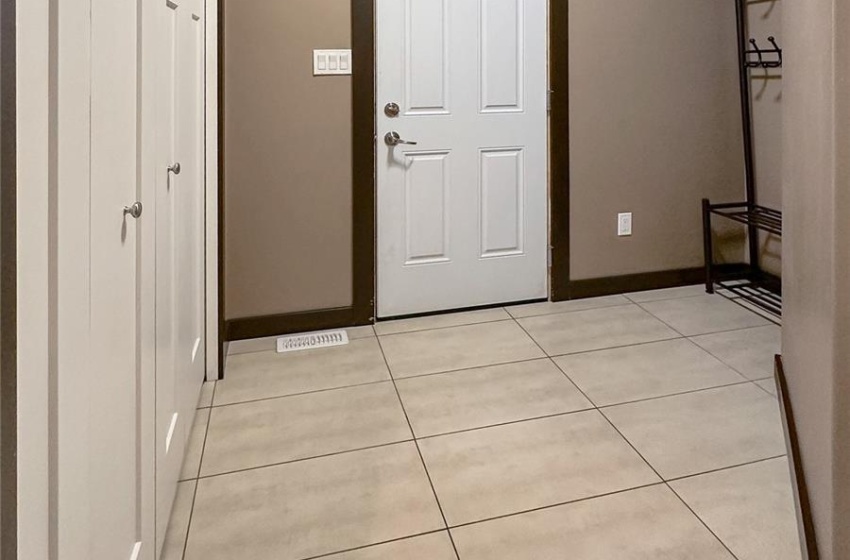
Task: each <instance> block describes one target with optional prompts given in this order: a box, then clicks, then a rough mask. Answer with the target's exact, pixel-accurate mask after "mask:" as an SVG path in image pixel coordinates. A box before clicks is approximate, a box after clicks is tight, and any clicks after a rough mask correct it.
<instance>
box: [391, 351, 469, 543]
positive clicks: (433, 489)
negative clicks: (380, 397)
mask: <svg viewBox="0 0 850 560" xmlns="http://www.w3.org/2000/svg"><path fill="white" fill-rule="evenodd" d="M378 348H379V349H380V351H381V356H382V357H383V358H384V364H386V366H387V370H388V371H389V372H390V378H391V379H392V383H393V388H394V389H395V394H396V397H397V398H398V404H399V406H400V407H401V411H402V413H403V414H404V418H405V420H407V427H408V429H409V430H410V435H411V436H412V437H413V445H415V446H416V453H417V454H418V455H419V461H420V462H421V463H422V469H423V470H424V471H425V476H426V477H427V479H428V484H429V485H430V486H431V493H432V494H433V496H434V501H435V502H437V509H438V510H440V516H441V517H442V518H443V526H444V527H445V528H446V532H447V533H448V535H449V541H450V542H451V543H452V549H453V550H454V553H455V558H456V559H457V560H460V553H459V552H458V551H457V545H455V540H454V537H453V536H452V533H451V531H449V522H448V520H447V519H446V513H445V512H444V511H443V504H441V503H440V497H439V496H438V495H437V489H436V487H434V481H433V480H432V479H431V473H430V472H429V471H428V464H427V463H426V462H425V457H424V456H423V455H422V449H421V448H420V447H419V441H418V440H417V439H416V432H415V431H414V430H413V424H412V423H411V422H410V416H408V414H407V409H406V408H405V407H404V400H403V399H402V398H401V392H400V391H399V390H398V385H397V384H396V380H395V376H394V375H393V372H392V369H391V368H390V363H389V361H388V360H387V355H386V353H385V352H384V346H383V344H381V338H380V337H378Z"/></svg>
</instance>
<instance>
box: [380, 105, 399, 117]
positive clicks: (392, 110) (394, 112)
mask: <svg viewBox="0 0 850 560" xmlns="http://www.w3.org/2000/svg"><path fill="white" fill-rule="evenodd" d="M399 113H401V108H400V107H399V106H398V103H392V102H390V103H387V105H386V107H384V114H385V115H386V116H388V117H389V118H391V119H394V118H396V117H397V116H398V115H399Z"/></svg>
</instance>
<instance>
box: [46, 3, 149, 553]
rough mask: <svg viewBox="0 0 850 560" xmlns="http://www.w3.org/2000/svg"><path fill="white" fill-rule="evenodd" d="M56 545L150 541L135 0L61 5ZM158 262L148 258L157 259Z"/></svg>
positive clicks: (76, 548) (118, 545)
mask: <svg viewBox="0 0 850 560" xmlns="http://www.w3.org/2000/svg"><path fill="white" fill-rule="evenodd" d="M58 17H59V22H58V26H59V29H60V31H61V32H60V33H59V41H60V48H59V49H58V50H59V51H60V54H59V55H58V56H59V57H60V63H59V65H58V66H59V68H60V70H59V75H58V82H57V87H58V95H57V109H58V111H57V113H58V119H59V126H58V129H59V132H58V145H57V152H58V169H59V175H60V178H61V179H60V183H59V188H58V191H59V212H58V217H57V220H58V223H59V226H58V227H59V234H58V236H57V238H58V240H57V243H58V244H59V250H58V253H59V255H58V263H59V264H58V270H57V276H58V278H59V281H58V300H59V303H58V306H59V312H58V321H59V323H60V324H59V327H58V329H57V332H58V333H59V334H58V335H57V336H58V338H59V341H58V344H59V353H60V356H59V358H58V364H59V373H58V390H57V394H58V397H57V398H58V403H57V410H56V414H57V416H58V418H57V421H56V422H57V426H58V457H57V461H58V469H57V470H58V476H57V481H56V484H57V486H58V488H57V491H56V501H57V504H56V507H57V519H56V520H55V523H56V527H57V529H56V530H57V548H58V557H59V558H67V559H77V558H86V559H91V560H113V559H118V560H127V559H129V558H131V556H132V554H133V553H134V550H137V549H139V543H141V541H142V536H141V534H140V527H141V525H142V519H141V515H142V513H141V500H140V496H139V493H138V490H139V487H140V476H141V474H140V469H141V468H142V467H140V465H141V464H142V462H143V461H144V458H143V457H142V456H141V441H140V433H141V432H142V429H141V424H140V421H141V420H140V419H141V417H142V415H141V413H140V406H141V399H140V390H139V387H140V386H141V384H142V382H141V379H140V377H139V375H140V370H139V368H138V362H137V359H138V352H139V347H138V329H137V324H138V323H137V317H138V315H137V313H138V301H139V293H138V252H137V247H138V242H139V232H140V228H141V225H142V224H141V220H143V219H144V215H142V216H141V217H140V218H139V220H136V219H134V218H133V217H131V216H128V215H126V213H125V212H124V207H125V206H130V205H131V204H133V203H134V202H135V201H137V200H138V187H139V185H138V174H137V172H138V166H137V155H138V145H137V132H138V125H137V123H138V116H139V107H138V104H137V98H138V81H137V68H138V66H137V54H138V52H137V45H138V43H137V6H136V4H135V2H115V1H113V0H69V1H67V2H65V3H63V9H62V10H60V13H59V16H58ZM151 264H152V263H151Z"/></svg>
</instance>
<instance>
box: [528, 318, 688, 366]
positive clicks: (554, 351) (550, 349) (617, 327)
mask: <svg viewBox="0 0 850 560" xmlns="http://www.w3.org/2000/svg"><path fill="white" fill-rule="evenodd" d="M519 323H520V324H521V325H522V326H523V328H525V329H526V330H527V331H528V334H530V335H531V336H532V338H534V340H536V341H537V343H538V344H540V346H542V347H543V349H544V350H545V351H546V353H548V354H549V355H550V356H557V355H560V354H573V353H576V352H587V351H589V350H601V349H603V348H613V347H615V346H627V345H630V344H640V343H643V342H654V341H657V340H667V339H671V338H677V337H678V336H679V334H678V333H676V332H675V331H673V329H671V328H669V327H667V326H666V325H665V324H664V323H662V322H661V321H659V320H658V319H656V318H654V317H653V316H652V315H650V314H649V313H647V312H646V311H644V310H642V309H641V308H640V307H638V306H636V305H625V306H619V307H608V308H604V309H591V310H588V311H575V312H573V313H558V314H554V315H544V316H541V317H529V318H526V319H519Z"/></svg>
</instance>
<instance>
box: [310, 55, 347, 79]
mask: <svg viewBox="0 0 850 560" xmlns="http://www.w3.org/2000/svg"><path fill="white" fill-rule="evenodd" d="M350 74H351V49H330V50H329V49H321V50H314V51H313V75H314V76H348V75H350Z"/></svg>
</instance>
